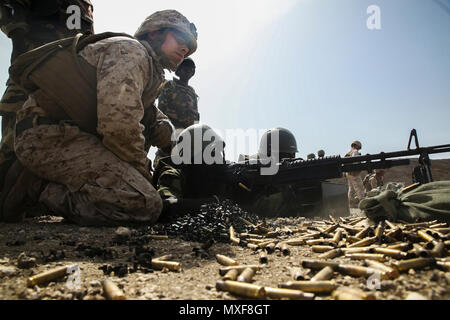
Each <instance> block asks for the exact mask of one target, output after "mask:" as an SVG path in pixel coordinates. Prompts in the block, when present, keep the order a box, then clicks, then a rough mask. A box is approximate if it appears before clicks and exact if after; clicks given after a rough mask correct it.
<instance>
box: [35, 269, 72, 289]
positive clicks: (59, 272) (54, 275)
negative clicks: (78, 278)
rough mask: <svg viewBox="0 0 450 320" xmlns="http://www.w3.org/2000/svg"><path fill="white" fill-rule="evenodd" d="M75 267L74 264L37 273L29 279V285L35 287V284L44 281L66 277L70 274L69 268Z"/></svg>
mask: <svg viewBox="0 0 450 320" xmlns="http://www.w3.org/2000/svg"><path fill="white" fill-rule="evenodd" d="M73 267H74V266H64V267H58V268H55V269H52V270H49V271H45V272H43V273H40V274H37V275H35V276H32V277H29V278H28V279H27V286H28V287H34V286H38V285H41V284H44V283H48V282H50V281H53V280H57V279H61V278H64V277H65V276H67V275H68V270H70V268H73ZM77 267H78V266H77Z"/></svg>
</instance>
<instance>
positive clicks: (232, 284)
mask: <svg viewBox="0 0 450 320" xmlns="http://www.w3.org/2000/svg"><path fill="white" fill-rule="evenodd" d="M216 289H217V290H220V291H226V292H229V293H231V294H235V295H237V296H240V297H244V298H251V299H264V298H265V297H266V290H265V289H264V287H262V286H257V285H254V284H249V283H245V282H239V281H229V280H227V281H217V282H216Z"/></svg>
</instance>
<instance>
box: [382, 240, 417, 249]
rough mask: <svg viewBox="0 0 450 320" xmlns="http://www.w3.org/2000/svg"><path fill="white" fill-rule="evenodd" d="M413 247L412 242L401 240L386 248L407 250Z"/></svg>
mask: <svg viewBox="0 0 450 320" xmlns="http://www.w3.org/2000/svg"><path fill="white" fill-rule="evenodd" d="M412 248H413V245H412V243H409V242H402V243H398V244H394V245H391V246H388V247H387V248H386V249H394V250H400V251H409V250H411V249H412Z"/></svg>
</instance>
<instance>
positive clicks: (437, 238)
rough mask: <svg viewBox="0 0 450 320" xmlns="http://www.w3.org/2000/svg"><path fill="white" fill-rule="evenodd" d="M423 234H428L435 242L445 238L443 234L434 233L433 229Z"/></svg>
mask: <svg viewBox="0 0 450 320" xmlns="http://www.w3.org/2000/svg"><path fill="white" fill-rule="evenodd" d="M425 232H426V233H427V234H429V235H430V236H432V237H433V238H434V239H435V240H440V239H444V238H445V234H443V233H440V232H437V231H434V230H433V229H428V230H425Z"/></svg>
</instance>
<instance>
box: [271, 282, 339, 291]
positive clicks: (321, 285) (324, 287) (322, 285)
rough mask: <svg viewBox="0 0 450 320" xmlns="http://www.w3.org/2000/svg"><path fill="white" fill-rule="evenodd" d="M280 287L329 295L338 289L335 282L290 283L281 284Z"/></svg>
mask: <svg viewBox="0 0 450 320" xmlns="http://www.w3.org/2000/svg"><path fill="white" fill-rule="evenodd" d="M278 287H279V288H282V289H292V290H300V291H305V292H311V293H329V292H332V291H333V290H334V289H336V284H335V283H334V282H333V281H314V282H313V281H289V282H285V283H281V284H279V285H278Z"/></svg>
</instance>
